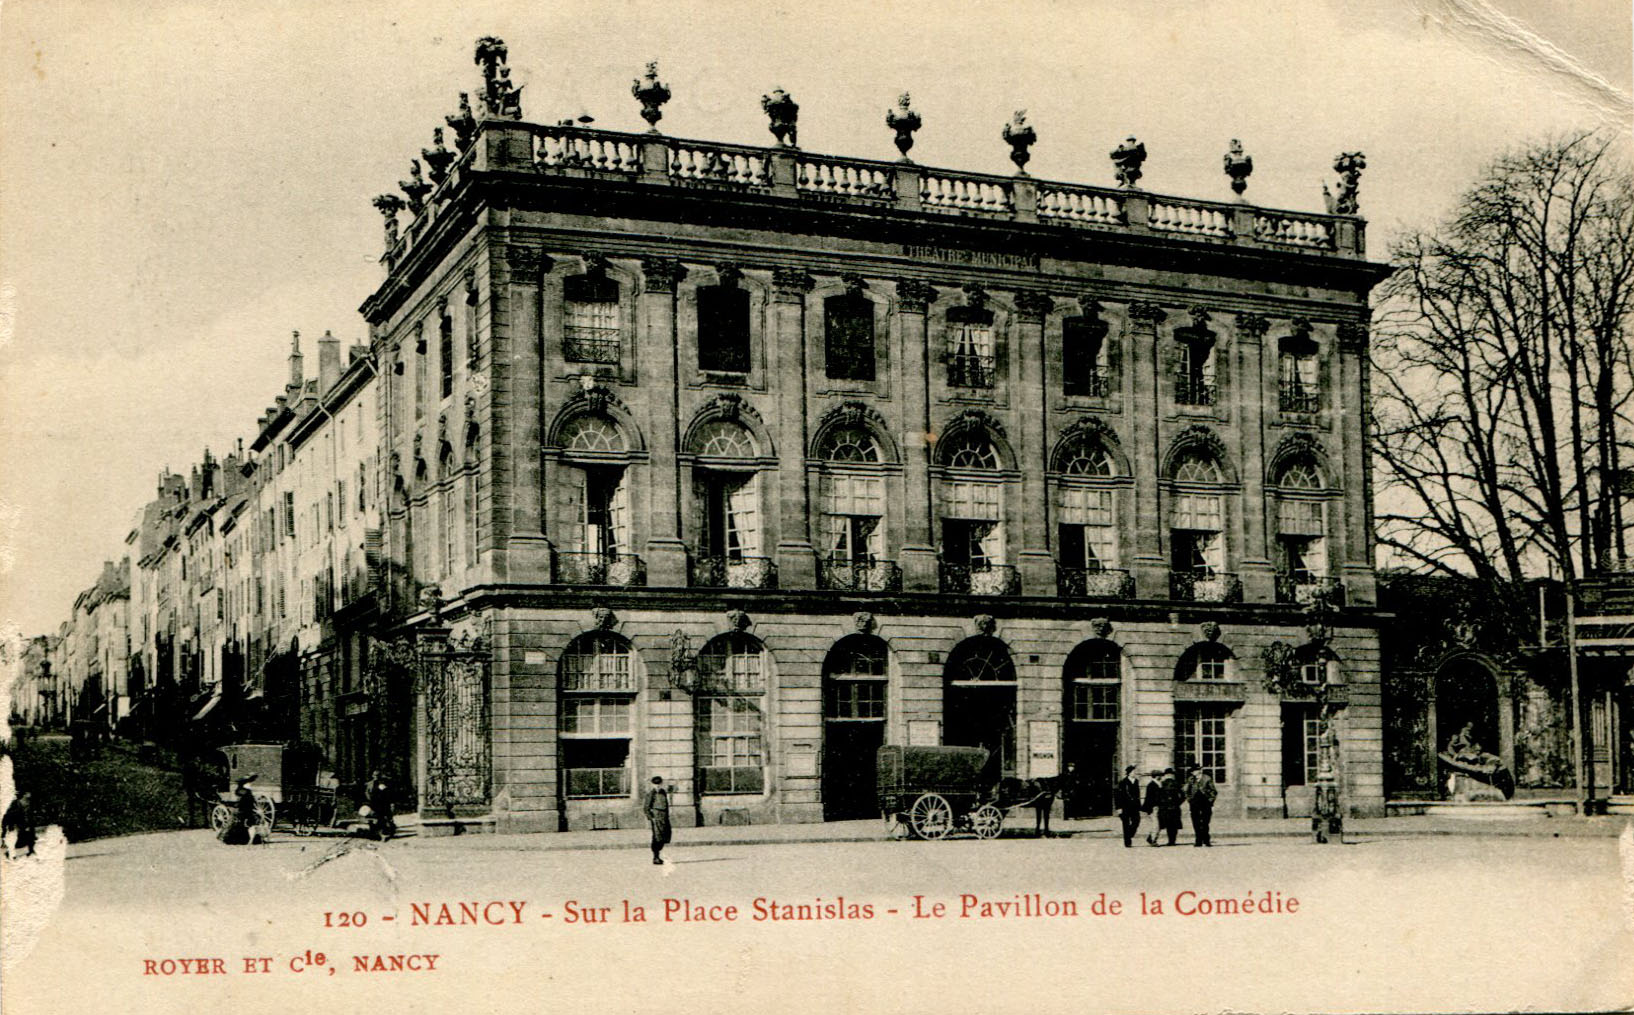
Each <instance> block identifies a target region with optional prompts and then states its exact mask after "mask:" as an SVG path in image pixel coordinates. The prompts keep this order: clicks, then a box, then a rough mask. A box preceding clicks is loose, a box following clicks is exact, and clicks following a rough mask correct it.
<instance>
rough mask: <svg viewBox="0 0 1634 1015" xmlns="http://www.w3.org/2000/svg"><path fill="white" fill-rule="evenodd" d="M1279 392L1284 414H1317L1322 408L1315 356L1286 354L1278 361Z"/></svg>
mask: <svg viewBox="0 0 1634 1015" xmlns="http://www.w3.org/2000/svg"><path fill="white" fill-rule="evenodd" d="M1277 366H1278V374H1279V377H1278V381H1279V385H1278V390H1279V393H1280V408H1281V409H1282V411H1283V412H1315V411H1317V409H1318V408H1320V399H1319V397H1318V395H1319V392H1318V390H1317V372H1316V371H1317V363H1316V357H1315V356H1314V355H1308V354H1296V353H1289V352H1284V353H1282V355H1281V356H1280V358H1279V360H1278V364H1277Z"/></svg>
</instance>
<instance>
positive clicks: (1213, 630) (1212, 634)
mask: <svg viewBox="0 0 1634 1015" xmlns="http://www.w3.org/2000/svg"><path fill="white" fill-rule="evenodd" d="M1197 633H1198V634H1201V635H1202V636H1203V640H1204V641H1219V640H1220V625H1219V624H1216V623H1215V622H1214V621H1212V620H1205V621H1204V622H1203V623H1201V624H1199V625H1198V626H1197Z"/></svg>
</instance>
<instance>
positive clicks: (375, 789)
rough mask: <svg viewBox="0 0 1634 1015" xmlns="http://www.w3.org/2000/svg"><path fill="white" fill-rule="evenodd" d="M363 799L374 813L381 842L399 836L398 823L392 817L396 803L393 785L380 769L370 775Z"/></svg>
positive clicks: (375, 824)
mask: <svg viewBox="0 0 1634 1015" xmlns="http://www.w3.org/2000/svg"><path fill="white" fill-rule="evenodd" d="M363 798H364V802H365V803H367V804H368V805H369V809H370V810H371V811H373V812H374V815H373V817H374V826H375V829H376V831H377V832H378V833H379V834H380V838H381V840H382V841H384V840H386V839H389V838H391V837H392V836H393V835H395V834H397V822H396V820H395V819H393V817H392V806H393V804H394V803H395V801H394V800H393V799H392V787H391V783H389V782H387V781H386V777H385V775H383V774H382V773H381V771H380V769H378V768H377V769H375V770H374V771H373V772H370V773H369V786H368V789H367V790H366V791H365V792H364V794H363Z"/></svg>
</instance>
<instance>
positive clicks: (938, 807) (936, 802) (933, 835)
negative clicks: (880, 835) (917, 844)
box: [908, 793, 953, 839]
mask: <svg viewBox="0 0 1634 1015" xmlns="http://www.w3.org/2000/svg"><path fill="white" fill-rule="evenodd" d="M908 826H909V827H910V828H912V829H913V833H914V834H915V835H917V836H919V837H920V838H921V839H940V838H942V837H943V836H945V835H947V833H948V832H950V831H952V830H953V808H952V807H950V806H948V802H947V801H946V800H944V799H942V796H941V794H939V793H922V794H920V796H919V799H918V800H915V801H914V802H913V806H912V807H911V808H909V810H908Z"/></svg>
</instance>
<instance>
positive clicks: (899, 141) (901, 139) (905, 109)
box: [885, 92, 923, 162]
mask: <svg viewBox="0 0 1634 1015" xmlns="http://www.w3.org/2000/svg"><path fill="white" fill-rule="evenodd" d="M912 101H913V100H912V99H910V98H909V97H908V93H907V92H903V93H902V94H901V95H899V96H897V98H896V108H895V109H890V110H886V112H885V126H887V127H889V128H891V129H892V130H894V131H896V150H897V151H899V152H901V153H902V161H903V162H908V161H911V160H910V159H909V158H908V151H909V149H911V148H913V132H914V131H916V130H918V129H919V127H920V125H921V123H922V122H923V121H921V120H920V119H919V114H918V113H916V112H914V111H913V109H912V107H911V106H910V105H909V103H910V102H912Z"/></svg>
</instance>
